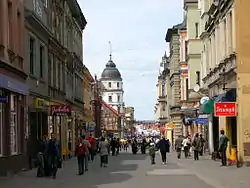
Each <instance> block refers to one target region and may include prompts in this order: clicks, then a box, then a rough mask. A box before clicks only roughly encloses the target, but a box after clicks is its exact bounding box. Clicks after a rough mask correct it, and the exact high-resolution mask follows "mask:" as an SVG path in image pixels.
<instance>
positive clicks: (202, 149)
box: [200, 134, 206, 156]
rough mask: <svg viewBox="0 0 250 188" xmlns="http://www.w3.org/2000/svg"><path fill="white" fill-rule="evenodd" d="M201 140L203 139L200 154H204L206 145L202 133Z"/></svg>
mask: <svg viewBox="0 0 250 188" xmlns="http://www.w3.org/2000/svg"><path fill="white" fill-rule="evenodd" d="M200 141H201V151H200V156H203V153H204V146H205V142H206V141H205V139H204V138H203V136H202V134H200Z"/></svg>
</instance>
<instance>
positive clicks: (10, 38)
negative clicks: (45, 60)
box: [0, 0, 29, 176]
mask: <svg viewBox="0 0 250 188" xmlns="http://www.w3.org/2000/svg"><path fill="white" fill-rule="evenodd" d="M0 14H1V16H0V23H1V27H0V99H1V100H0V166H1V168H0V176H1V175H3V176H6V175H8V174H11V173H15V172H17V171H19V170H20V169H22V168H25V167H27V162H26V161H27V159H26V155H25V154H26V147H25V145H26V144H25V143H26V142H25V136H27V129H26V125H27V108H26V96H27V95H28V92H29V88H28V85H27V84H26V78H27V73H26V72H25V60H24V4H23V1H18V0H12V1H8V0H2V1H0Z"/></svg>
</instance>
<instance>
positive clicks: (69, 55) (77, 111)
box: [48, 0, 87, 156]
mask: <svg viewBox="0 0 250 188" xmlns="http://www.w3.org/2000/svg"><path fill="white" fill-rule="evenodd" d="M48 2H49V3H48V6H49V10H50V11H49V28H50V30H51V33H52V34H51V37H50V38H49V55H48V61H49V66H48V74H49V76H48V77H49V79H48V80H49V96H50V110H51V113H50V117H49V128H50V130H49V134H50V133H52V132H53V133H56V134H57V135H58V138H59V139H60V140H61V147H62V153H63V156H67V155H68V153H72V152H73V146H74V145H75V141H76V139H77V137H78V133H79V129H82V127H84V118H83V115H84V101H83V100H84V99H83V89H82V88H83V75H84V65H83V53H82V34H83V30H84V29H85V26H86V24H87V22H86V19H85V17H84V15H83V13H82V11H81V9H80V6H79V4H78V3H77V1H76V0H68V1H60V2H59V3H58V2H55V1H48ZM53 109H55V110H53ZM53 111H56V112H57V111H63V113H53Z"/></svg>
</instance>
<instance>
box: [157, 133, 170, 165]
mask: <svg viewBox="0 0 250 188" xmlns="http://www.w3.org/2000/svg"><path fill="white" fill-rule="evenodd" d="M169 147H170V143H169V141H168V140H166V138H165V137H164V136H163V137H162V139H161V140H160V141H159V142H158V143H157V148H158V149H159V150H160V153H161V159H162V164H166V162H167V153H168V152H169Z"/></svg>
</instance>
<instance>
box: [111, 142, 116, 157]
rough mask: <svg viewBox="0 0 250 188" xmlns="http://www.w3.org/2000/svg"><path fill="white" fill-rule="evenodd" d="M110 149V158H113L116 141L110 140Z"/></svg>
mask: <svg viewBox="0 0 250 188" xmlns="http://www.w3.org/2000/svg"><path fill="white" fill-rule="evenodd" d="M110 147H111V153H112V156H115V154H116V153H115V150H116V139H115V138H112V139H111V141H110Z"/></svg>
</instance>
